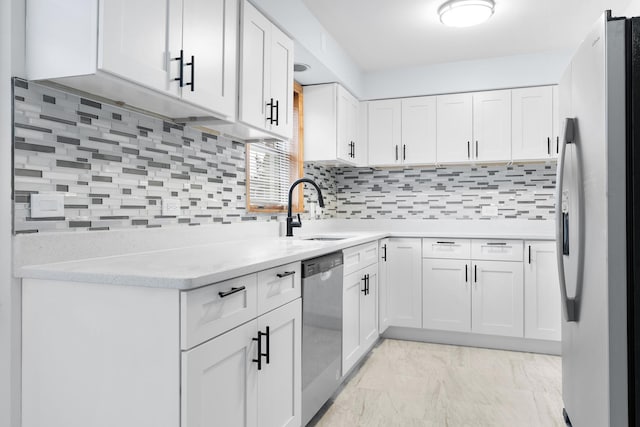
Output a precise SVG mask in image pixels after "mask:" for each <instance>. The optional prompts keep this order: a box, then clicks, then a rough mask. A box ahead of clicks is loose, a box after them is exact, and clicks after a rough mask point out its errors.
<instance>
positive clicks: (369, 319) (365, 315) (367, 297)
mask: <svg viewBox="0 0 640 427" xmlns="http://www.w3.org/2000/svg"><path fill="white" fill-rule="evenodd" d="M361 274H363V275H365V276H366V278H367V292H361V293H360V298H361V299H362V302H361V303H360V316H361V319H360V340H361V342H362V350H363V352H366V351H367V350H368V349H369V348H370V347H371V346H372V345H373V343H375V342H376V340H377V339H378V264H374V265H371V266H369V267H367V268H365V269H364V270H362V271H361Z"/></svg>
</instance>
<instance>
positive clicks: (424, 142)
mask: <svg viewBox="0 0 640 427" xmlns="http://www.w3.org/2000/svg"><path fill="white" fill-rule="evenodd" d="M401 160H402V163H403V164H405V165H410V164H429V163H435V162H436V97H435V96H422V97H418V98H407V99H403V100H402V156H401Z"/></svg>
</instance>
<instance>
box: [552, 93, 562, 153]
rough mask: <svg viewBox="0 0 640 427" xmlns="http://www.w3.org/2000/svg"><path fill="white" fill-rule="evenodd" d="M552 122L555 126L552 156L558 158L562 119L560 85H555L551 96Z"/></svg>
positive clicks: (553, 126)
mask: <svg viewBox="0 0 640 427" xmlns="http://www.w3.org/2000/svg"><path fill="white" fill-rule="evenodd" d="M551 103H552V105H551V110H552V117H551V124H552V128H553V137H552V138H551V157H553V158H556V157H558V154H559V153H560V134H561V132H562V129H561V123H562V122H561V120H560V86H553V88H552V97H551Z"/></svg>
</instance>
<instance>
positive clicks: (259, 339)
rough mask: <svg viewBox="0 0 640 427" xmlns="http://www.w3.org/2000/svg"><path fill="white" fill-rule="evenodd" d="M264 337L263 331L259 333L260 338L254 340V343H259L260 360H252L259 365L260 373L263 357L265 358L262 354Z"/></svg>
mask: <svg viewBox="0 0 640 427" xmlns="http://www.w3.org/2000/svg"><path fill="white" fill-rule="evenodd" d="M262 335H264V334H263V333H262V331H258V337H257V338H252V340H253V341H258V358H257V359H253V360H251V361H252V362H254V363H257V364H258V371H261V370H262V356H264V353H262Z"/></svg>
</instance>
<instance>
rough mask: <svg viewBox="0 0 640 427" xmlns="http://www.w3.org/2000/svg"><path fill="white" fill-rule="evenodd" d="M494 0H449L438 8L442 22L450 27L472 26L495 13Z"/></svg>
mask: <svg viewBox="0 0 640 427" xmlns="http://www.w3.org/2000/svg"><path fill="white" fill-rule="evenodd" d="M494 6H495V3H494V2H493V0H449V1H448V2H446V3H444V4H443V5H442V6H440V8H439V9H438V15H440V22H442V23H443V24H445V25H448V26H450V27H471V26H472V25H478V24H481V23H483V22H484V21H486V20H487V19H489V18H490V17H491V15H493V8H494Z"/></svg>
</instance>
